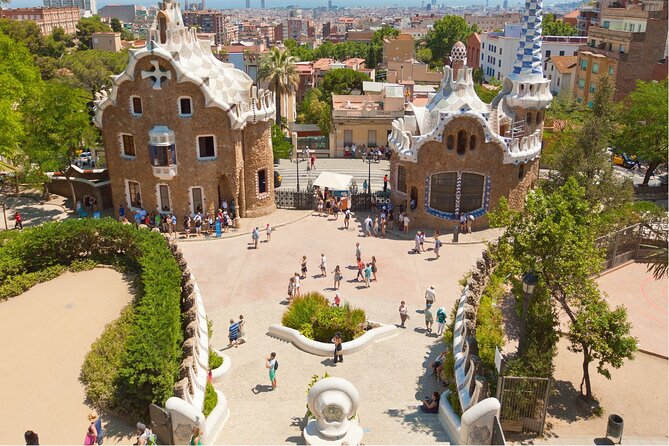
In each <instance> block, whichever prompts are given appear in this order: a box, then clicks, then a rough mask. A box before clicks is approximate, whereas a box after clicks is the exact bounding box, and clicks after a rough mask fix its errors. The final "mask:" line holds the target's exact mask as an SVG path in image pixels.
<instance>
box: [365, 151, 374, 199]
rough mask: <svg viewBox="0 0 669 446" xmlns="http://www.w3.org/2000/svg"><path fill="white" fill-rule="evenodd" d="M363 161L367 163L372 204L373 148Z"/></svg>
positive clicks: (368, 191) (369, 193)
mask: <svg viewBox="0 0 669 446" xmlns="http://www.w3.org/2000/svg"><path fill="white" fill-rule="evenodd" d="M362 161H363V162H365V163H367V194H368V197H369V201H370V205H371V202H372V161H373V155H372V151H371V150H370V151H369V153H367V156H365V157H364V158H363V159H362Z"/></svg>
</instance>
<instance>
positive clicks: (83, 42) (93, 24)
mask: <svg viewBox="0 0 669 446" xmlns="http://www.w3.org/2000/svg"><path fill="white" fill-rule="evenodd" d="M111 30H112V29H111V27H110V26H109V25H107V24H106V23H102V20H101V19H100V17H99V16H97V15H94V16H93V17H82V18H81V19H79V23H77V33H76V36H77V39H78V40H79V48H80V49H82V50H85V49H88V48H93V33H99V32H106V31H111Z"/></svg>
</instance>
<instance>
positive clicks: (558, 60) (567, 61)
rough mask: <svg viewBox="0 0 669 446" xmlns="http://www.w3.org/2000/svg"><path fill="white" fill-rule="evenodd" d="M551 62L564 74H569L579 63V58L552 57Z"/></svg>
mask: <svg viewBox="0 0 669 446" xmlns="http://www.w3.org/2000/svg"><path fill="white" fill-rule="evenodd" d="M550 61H551V62H552V63H553V65H555V68H556V69H557V70H558V71H559V72H560V73H562V74H564V73H568V72H569V71H570V70H571V69H572V68H574V67H575V66H576V64H577V63H578V56H551V58H550Z"/></svg>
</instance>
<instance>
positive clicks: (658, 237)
mask: <svg viewBox="0 0 669 446" xmlns="http://www.w3.org/2000/svg"><path fill="white" fill-rule="evenodd" d="M668 229H669V228H668V226H667V222H664V221H658V222H653V223H650V224H647V223H637V224H635V225H632V226H628V227H626V228H623V229H620V230H618V231H615V232H612V233H610V234H607V235H605V236H602V237H599V238H598V239H597V240H595V243H596V244H597V246H598V247H599V248H601V249H603V250H604V257H605V258H604V262H603V264H602V271H606V270H607V269H611V268H614V267H616V266H618V265H620V264H623V263H625V262H627V261H629V260H643V259H644V258H645V257H646V256H648V254H649V253H650V252H652V250H653V247H655V246H662V245H665V246H666V244H667V233H668Z"/></svg>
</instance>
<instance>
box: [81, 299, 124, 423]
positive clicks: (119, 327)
mask: <svg viewBox="0 0 669 446" xmlns="http://www.w3.org/2000/svg"><path fill="white" fill-rule="evenodd" d="M132 323H133V306H132V305H128V306H127V307H125V308H124V309H123V310H122V311H121V316H120V317H119V318H118V319H116V320H115V321H113V322H111V323H109V324H107V326H106V327H105V329H104V331H103V332H102V335H100V337H99V338H98V339H97V340H96V341H95V342H93V345H91V351H90V352H88V353H87V354H86V357H85V358H84V363H83V365H82V366H81V374H80V376H79V379H80V381H81V382H82V384H83V385H84V386H85V387H86V396H87V397H88V398H89V399H90V400H91V402H92V403H93V405H94V406H96V407H105V408H107V409H110V410H112V411H113V412H115V413H120V414H123V413H124V412H125V410H124V407H123V404H124V403H123V401H122V399H121V398H119V397H120V394H119V392H118V391H117V385H118V372H119V369H120V367H121V364H122V363H123V354H124V353H125V350H126V344H127V342H128V335H129V333H130V328H131V327H132Z"/></svg>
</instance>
